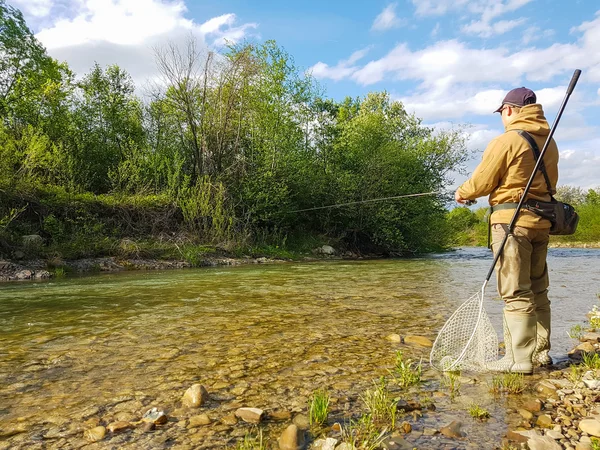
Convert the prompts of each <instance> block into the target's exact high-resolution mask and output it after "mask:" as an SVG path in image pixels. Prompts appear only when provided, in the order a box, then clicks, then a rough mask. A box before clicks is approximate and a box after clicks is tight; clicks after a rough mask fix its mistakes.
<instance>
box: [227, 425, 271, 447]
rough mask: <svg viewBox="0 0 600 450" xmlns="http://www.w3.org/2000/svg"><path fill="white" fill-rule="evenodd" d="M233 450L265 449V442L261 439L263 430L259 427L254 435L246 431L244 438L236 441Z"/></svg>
mask: <svg viewBox="0 0 600 450" xmlns="http://www.w3.org/2000/svg"><path fill="white" fill-rule="evenodd" d="M234 449H235V450H267V444H266V442H265V441H264V439H263V430H262V429H259V430H258V433H256V435H253V434H252V433H246V435H245V436H244V440H243V441H241V442H238V443H237V445H236V446H235V447H234Z"/></svg>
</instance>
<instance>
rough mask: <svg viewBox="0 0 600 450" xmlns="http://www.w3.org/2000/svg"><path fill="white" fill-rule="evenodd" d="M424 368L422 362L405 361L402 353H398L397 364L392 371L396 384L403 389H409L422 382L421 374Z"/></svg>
mask: <svg viewBox="0 0 600 450" xmlns="http://www.w3.org/2000/svg"><path fill="white" fill-rule="evenodd" d="M422 372H423V367H422V364H421V361H419V362H416V361H413V360H412V359H406V360H405V359H404V355H403V354H402V352H401V351H397V352H396V364H395V365H394V369H393V370H392V371H390V373H391V375H392V377H393V378H394V380H395V382H396V383H397V384H398V386H400V387H401V388H407V387H410V386H412V385H415V384H418V383H420V382H421V373H422Z"/></svg>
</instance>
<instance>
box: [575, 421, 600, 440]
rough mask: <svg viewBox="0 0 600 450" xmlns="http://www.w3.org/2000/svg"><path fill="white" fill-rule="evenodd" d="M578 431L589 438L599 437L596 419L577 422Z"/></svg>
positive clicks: (598, 423)
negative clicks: (589, 436)
mask: <svg viewBox="0 0 600 450" xmlns="http://www.w3.org/2000/svg"><path fill="white" fill-rule="evenodd" d="M579 429H580V430H581V431H583V432H585V433H587V434H589V435H591V436H595V437H600V422H599V421H597V420H596V419H583V420H582V421H581V422H579Z"/></svg>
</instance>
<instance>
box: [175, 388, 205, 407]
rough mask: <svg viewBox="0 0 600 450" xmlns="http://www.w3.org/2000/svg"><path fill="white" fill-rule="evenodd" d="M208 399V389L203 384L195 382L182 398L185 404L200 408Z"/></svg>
mask: <svg viewBox="0 0 600 450" xmlns="http://www.w3.org/2000/svg"><path fill="white" fill-rule="evenodd" d="M207 400H208V391H207V390H206V388H205V387H204V386H202V385H201V384H193V385H192V386H191V387H190V388H188V390H187V391H185V394H183V397H182V399H181V403H182V404H183V406H186V407H188V408H199V407H200V406H202V405H203V404H204V403H205V402H206V401H207Z"/></svg>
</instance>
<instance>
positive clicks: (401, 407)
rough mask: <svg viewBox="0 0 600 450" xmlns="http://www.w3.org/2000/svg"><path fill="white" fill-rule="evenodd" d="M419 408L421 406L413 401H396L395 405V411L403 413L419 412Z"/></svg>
mask: <svg viewBox="0 0 600 450" xmlns="http://www.w3.org/2000/svg"><path fill="white" fill-rule="evenodd" d="M421 408H422V406H421V404H420V403H419V402H417V401H415V400H398V403H396V409H397V410H398V411H404V412H405V413H407V412H411V411H416V410H420V409H421Z"/></svg>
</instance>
